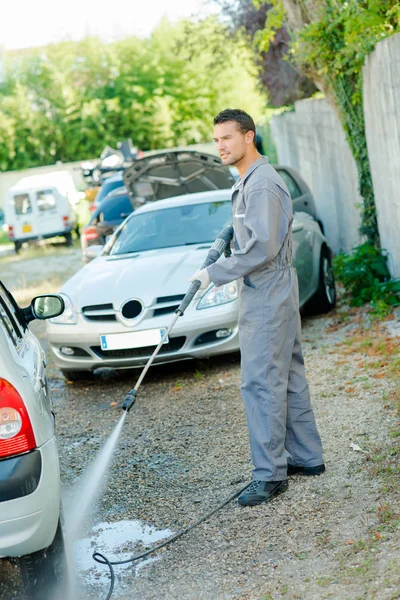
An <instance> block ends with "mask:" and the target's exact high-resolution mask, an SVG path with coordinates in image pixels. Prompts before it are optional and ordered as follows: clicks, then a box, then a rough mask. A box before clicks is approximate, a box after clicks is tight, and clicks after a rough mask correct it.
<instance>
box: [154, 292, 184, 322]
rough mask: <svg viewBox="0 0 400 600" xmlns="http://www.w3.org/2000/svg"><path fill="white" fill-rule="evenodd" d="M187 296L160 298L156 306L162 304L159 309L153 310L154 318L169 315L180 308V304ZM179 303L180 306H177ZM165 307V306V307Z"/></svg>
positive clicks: (178, 295)
mask: <svg viewBox="0 0 400 600" xmlns="http://www.w3.org/2000/svg"><path fill="white" fill-rule="evenodd" d="M184 297H185V294H177V295H176V296H160V297H159V298H157V299H156V305H157V304H161V306H160V307H159V308H155V309H154V310H153V317H160V316H162V315H169V314H171V313H173V312H175V311H176V309H177V308H179V302H180V301H181V300H183V299H184ZM177 302H178V304H176V303H177ZM163 305H165V306H163Z"/></svg>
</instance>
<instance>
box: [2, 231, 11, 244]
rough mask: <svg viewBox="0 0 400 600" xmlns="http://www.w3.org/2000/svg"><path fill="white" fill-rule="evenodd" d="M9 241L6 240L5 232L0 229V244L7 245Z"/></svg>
mask: <svg viewBox="0 0 400 600" xmlns="http://www.w3.org/2000/svg"><path fill="white" fill-rule="evenodd" d="M9 243H10V240H9V239H8V235H7V233H6V232H5V231H3V230H2V229H0V244H9Z"/></svg>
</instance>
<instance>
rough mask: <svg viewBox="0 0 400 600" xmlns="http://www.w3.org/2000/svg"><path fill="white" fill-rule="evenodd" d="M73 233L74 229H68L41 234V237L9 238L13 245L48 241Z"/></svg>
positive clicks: (23, 236)
mask: <svg viewBox="0 0 400 600" xmlns="http://www.w3.org/2000/svg"><path fill="white" fill-rule="evenodd" d="M71 231H73V227H72V226H71V227H66V228H65V229H63V230H62V231H55V232H54V233H41V234H40V235H22V236H21V235H20V236H19V237H13V238H9V240H10V242H11V243H13V244H14V243H15V242H34V241H35V240H47V239H50V238H53V237H60V236H63V235H66V234H67V233H71Z"/></svg>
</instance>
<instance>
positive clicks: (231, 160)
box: [214, 121, 254, 165]
mask: <svg viewBox="0 0 400 600" xmlns="http://www.w3.org/2000/svg"><path fill="white" fill-rule="evenodd" d="M253 138H254V133H253V132H252V131H248V132H247V133H245V134H244V133H242V132H241V131H240V130H239V125H238V123H236V122H235V121H226V123H218V125H215V127H214V142H215V143H216V145H217V150H218V152H219V155H220V157H221V160H222V163H223V164H224V165H236V164H237V163H239V162H240V161H241V160H242V159H243V158H244V156H245V155H246V153H247V152H248V150H249V149H250V148H251V146H252V145H254V144H253Z"/></svg>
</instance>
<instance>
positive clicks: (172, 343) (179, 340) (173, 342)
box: [91, 335, 186, 358]
mask: <svg viewBox="0 0 400 600" xmlns="http://www.w3.org/2000/svg"><path fill="white" fill-rule="evenodd" d="M185 342H186V337H185V336H184V335H182V336H179V337H175V338H170V340H169V342H168V344H163V345H162V346H161V348H160V350H159V354H167V353H168V352H177V351H178V350H180V349H181V348H182V347H183V345H184V343H185ZM156 348H157V346H145V347H143V348H127V349H125V350H102V348H101V346H92V347H91V349H92V350H93V352H94V353H95V354H97V356H100V358H143V357H149V358H150V356H151V355H152V354H153V352H154V350H155V349H156Z"/></svg>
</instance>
